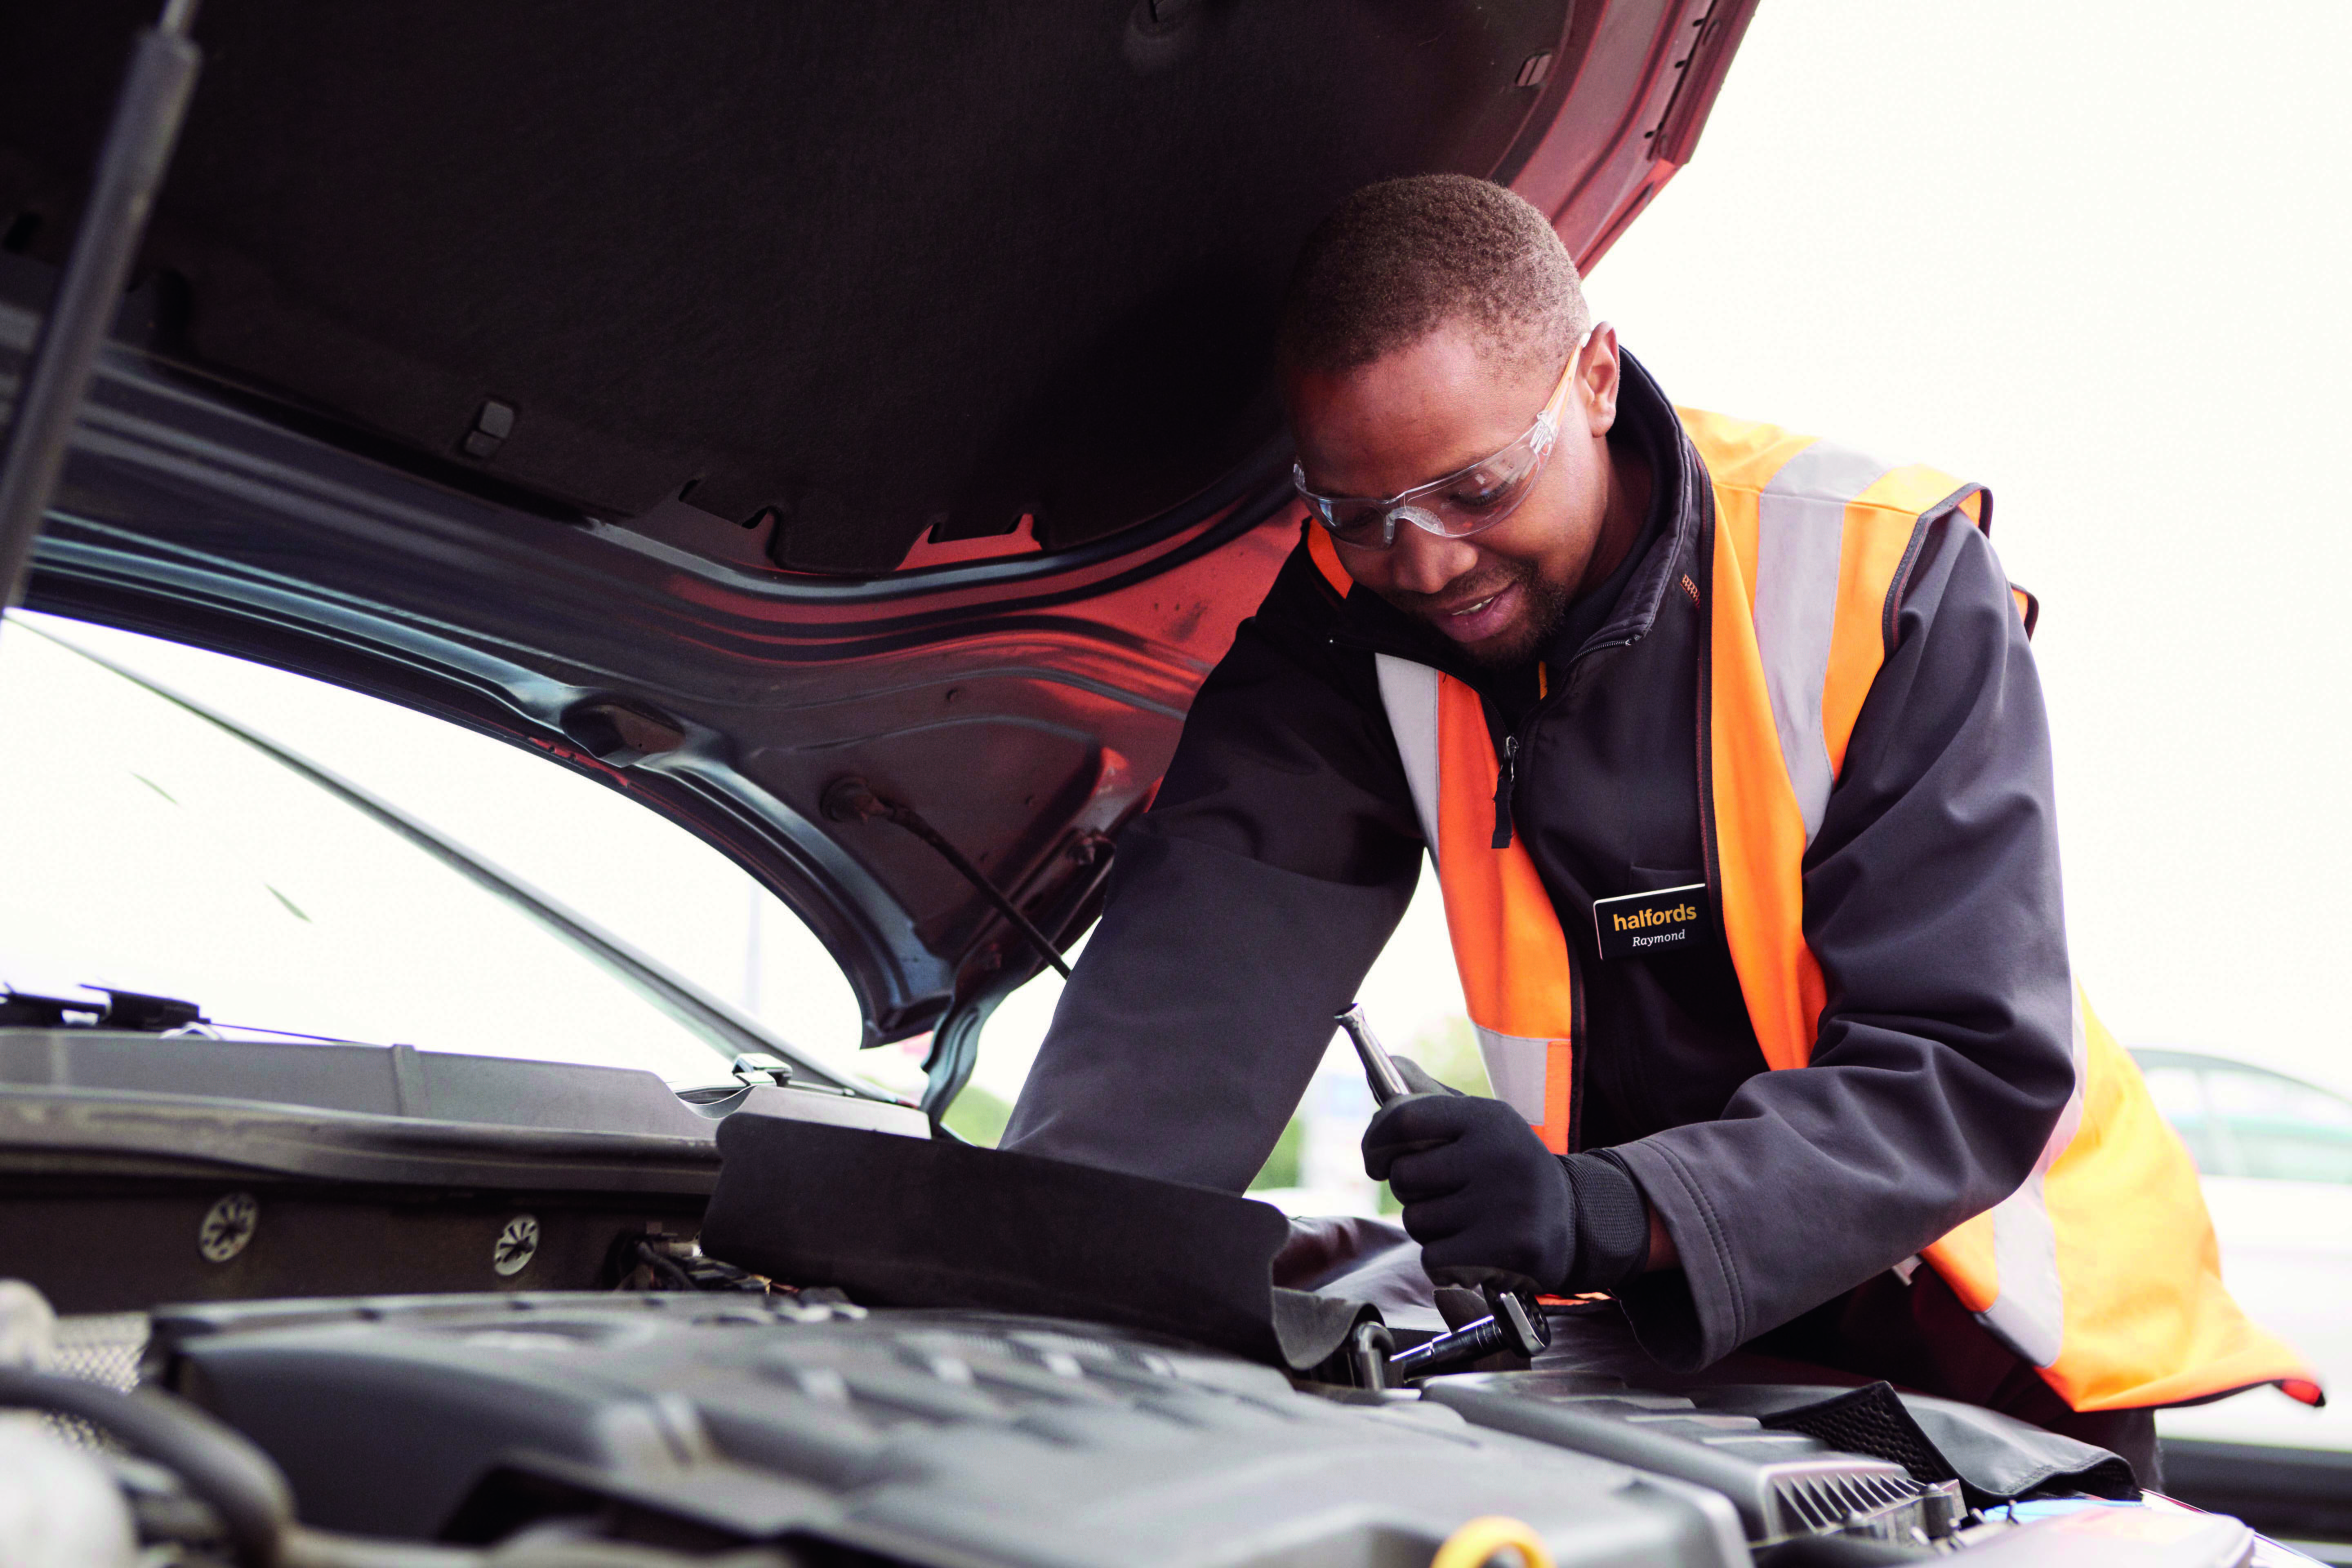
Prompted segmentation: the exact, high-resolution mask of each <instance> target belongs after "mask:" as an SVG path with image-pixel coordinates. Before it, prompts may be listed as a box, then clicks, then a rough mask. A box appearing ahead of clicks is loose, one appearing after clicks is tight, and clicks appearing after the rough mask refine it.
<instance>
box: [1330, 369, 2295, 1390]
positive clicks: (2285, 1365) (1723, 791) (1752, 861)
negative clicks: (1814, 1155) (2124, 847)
mask: <svg viewBox="0 0 2352 1568" xmlns="http://www.w3.org/2000/svg"><path fill="white" fill-rule="evenodd" d="M1676 412H1677V414H1678V415H1679V416H1680V417H1681V419H1682V423H1683V427H1684V429H1685V432H1686V433H1687V434H1688V435H1689V437H1690V439H1691V441H1692V443H1693V445H1694V446H1695V447H1696V448H1697V450H1698V454H1699V456H1700V458H1701V459H1702V460H1703V461H1704V463H1705V464H1706V472H1707V476H1708V479H1710V481H1711V484H1712V489H1713V492H1714V498H1713V499H1714V521H1713V527H1712V530H1711V544H1710V545H1709V547H1708V553H1709V557H1710V560H1711V564H1710V565H1709V566H1708V568H1707V569H1706V576H1707V578H1708V584H1707V587H1706V594H1705V595H1704V601H1703V602H1704V603H1706V605H1709V606H1711V609H1710V612H1709V616H1708V622H1709V626H1708V631H1707V642H1706V656H1705V658H1706V674H1705V676H1704V677H1703V679H1704V682H1705V686H1704V692H1703V695H1704V700H1705V704H1706V706H1705V712H1704V719H1703V722H1704V723H1705V725H1706V746H1707V755H1706V763H1707V767H1706V781H1707V786H1708V788H1707V794H1708V795H1709V796H1710V798H1709V799H1708V800H1706V801H1705V802H1703V803H1702V806H1703V809H1704V810H1706V811H1707V813H1708V816H1710V818H1711V820H1710V821H1709V822H1708V824H1707V828H1708V831H1709V836H1710V843H1709V848H1710V850H1711V853H1710V855H1709V860H1710V862H1711V864H1710V877H1709V880H1710V881H1711V882H1712V883H1713V886H1712V888H1711V889H1710V891H1712V892H1713V893H1714V894H1715V895H1716V897H1717V908H1719V909H1720V910H1721V914H1722V925H1723V932H1724V937H1725V941H1726V942H1727V944H1728V946H1729V948H1730V951H1731V960H1732V966H1733V968H1734V969H1735V970H1736V971H1737V972H1738V976H1739V989H1740V993H1741V995H1742V997H1743V998H1744V999H1745V1001H1746V1003H1747V1007H1748V1018H1749V1021H1750V1022H1751V1023H1752V1024H1753V1026H1754V1027H1755V1030H1756V1039H1757V1043H1758V1044H1759V1046H1760V1047H1762V1048H1763V1054H1764V1059H1765V1061H1766V1062H1767V1063H1768V1064H1769V1066H1770V1067H1771V1068H1775V1069H1781V1070H1786V1069H1790V1068H1802V1067H1804V1066H1805V1065H1806V1064H1807V1062H1808V1061H1809V1060H1810V1058H1811V1054H1812V1048H1813V1042H1814V1038H1815V1037H1816V1034H1817V1032H1818V1029H1819V1026H1820V1020H1821V1015H1822V1006H1823V1005H1824V1001H1825V997H1824V991H1823V985H1822V972H1821V966H1820V964H1819V963H1817V962H1816V960H1815V959H1814V956H1813V954H1812V952H1811V949H1810V948H1809V947H1808V946H1807V945H1806V942H1805V935H1804V884H1803V879H1802V863H1803V859H1804V855H1805V850H1806V847H1807V846H1808V845H1809V844H1810V843H1811V841H1812V837H1813V835H1814V834H1815V832H1817V831H1818V830H1819V828H1820V826H1821V823H1822V813H1823V811H1824V810H1825V809H1826V808H1827V806H1828V804H1829V797H1830V791H1831V789H1832V787H1833V786H1834V784H1836V781H1837V776H1838V771H1839V769H1840V767H1841V765H1842V764H1843V762H1844V759H1845V750H1846V742H1847V740H1848V738H1849V737H1850V736H1851V735H1852V734H1853V727H1854V721H1855V720H1856V718H1857V717H1858V716H1859V715H1860V713H1861V711H1862V705H1863V701H1864V698H1866V697H1867V696H1868V695H1869V692H1870V688H1871V683H1872V682H1873V681H1874V679H1876V678H1877V675H1878V671H1879V668H1880V666H1881V665H1882V664H1883V663H1884V662H1885V658H1886V654H1887V651H1888V648H1889V646H1890V644H1891V642H1892V639H1893V637H1894V632H1895V613H1896V611H1897V609H1898V608H1899V598H1900V593H1899V584H1900V582H1901V581H1902V579H1903V578H1904V576H1905V574H1906V572H1907V569H1908V567H1909V564H1910V563H1911V561H1912V560H1913V558H1914V553H1915V552H1916V549H1917V548H1918V547H1919V546H1920V544H1921V543H1923V542H1924V541H1925V538H1926V531H1927V527H1928V525H1929V524H1930V523H1931V522H1932V521H1934V520H1936V519H1938V518H1941V517H1944V516H1947V515H1949V514H1951V513H1954V512H1958V513H1960V514H1963V515H1965V516H1966V517H1967V518H1969V520H1970V521H1972V522H1977V523H1979V525H1980V524H1981V521H1982V518H1983V515H1984V509H1985V505H1986V499H1985V495H1984V492H1983V491H1982V489H1979V487H1976V486H1973V485H1964V484H1962V483H1961V482H1960V481H1959V480H1958V479H1953V478H1952V477H1951V476H1949V475H1947V474H1943V473H1938V472H1937V471H1936V470H1934V469H1932V468H1919V467H1908V468H1887V467H1885V465H1884V464H1882V463H1878V462H1876V461H1874V460H1873V459H1871V458H1866V457H1864V456H1862V455H1860V454H1858V453H1855V452H1853V451H1851V450H1848V449H1845V448H1843V447H1835V446H1832V445H1831V444H1829V443H1827V442H1822V441H1815V440H1812V439H1811V438H1810V437H1802V436H1795V435H1791V434H1790V433H1789V432H1787V431H1784V430H1780V429H1777V428H1775V427H1773V426H1767V425H1756V424H1749V423H1747V422H1744V421H1740V420H1733V419H1727V418H1724V417H1722V416H1717V415H1712V414H1702V413H1697V412H1695V411H1692V410H1688V409H1678V410H1676ZM1307 533H1308V535H1309V541H1310V543H1309V549H1310V552H1311V553H1312V554H1313V555H1314V556H1315V558H1316V561H1317V563H1318V565H1319V566H1320V567H1321V568H1322V570H1323V572H1324V574H1325V575H1326V576H1327V578H1328V579H1329V580H1330V581H1331V582H1332V584H1333V585H1334V586H1335V587H1337V588H1338V589H1339V591H1340V592H1341V593H1342V594H1344V593H1346V592H1347V590H1348V588H1349V578H1348V576H1347V574H1346V572H1345V569H1344V568H1343V567H1341V565H1340V563H1339V559H1338V552H1336V551H1334V550H1333V549H1332V548H1331V546H1330V543H1329V541H1328V539H1327V538H1326V537H1325V536H1324V535H1323V533H1322V531H1320V530H1319V529H1315V528H1309V529H1308V530H1307ZM1685 586H1687V587H1691V588H1694V589H1696V584H1691V583H1690V582H1689V580H1688V579H1687V578H1685ZM2019 607H2020V611H2021V614H2023V615H2025V616H2027V618H2028V619H2027V624H2028V626H2029V629H2030V627H2031V625H2032V618H2031V617H2032V605H2031V601H2030V600H2028V599H2026V598H2025V597H2024V596H2023V595H2020V606H2019ZM1376 657H1377V658H1378V668H1379V675H1380V688H1381V699H1382V701H1383V703H1384V705H1385V707H1386V708H1387V710H1388V717H1389V724H1390V728H1391V731H1393V733H1394V735H1395V738H1396V743H1397V751H1398V753H1399V755H1400V757H1401V758H1402V761H1403V763H1404V771H1405V773H1406V776H1407V778H1408V779H1409V780H1410V781H1411V784H1412V796H1413V805H1414V807H1415V809H1416V811H1417V812H1418V814H1419V816H1420V818H1421V825H1422V831H1423V837H1425V839H1426V840H1427V843H1428V845H1429V848H1430V854H1431V856H1432V858H1433V860H1434V861H1435V863H1436V867H1437V874H1438V881H1439V884H1440V886H1441V888H1442V889H1444V898H1445V920H1446V925H1447V927H1448V929H1449V931H1450V933H1451V935H1452V937H1453V942H1454V963H1455V965H1456V967H1457V968H1458V969H1459V971H1460V973H1461V978H1462V989H1463V994H1464V996H1465V999H1466V1001H1467V1003H1468V1005H1469V1010H1470V1017H1471V1021H1472V1023H1473V1024H1474V1025H1475V1027H1476V1031H1477V1036H1478V1045H1479V1051H1480V1055H1481V1056H1482V1057H1484V1058H1485V1060H1486V1073H1487V1078H1488V1079H1489V1081H1490V1082H1491V1083H1492V1084H1493V1086H1494V1089H1495V1093H1496V1098H1498V1099H1500V1100H1505V1101H1507V1102H1508V1103H1509V1104H1511V1105H1512V1106H1514V1107H1515V1108H1517V1110H1519V1111H1520V1113H1521V1114H1522V1115H1524V1116H1526V1117H1527V1119H1528V1123H1529V1125H1530V1126H1532V1127H1533V1128H1534V1129H1535V1131H1537V1133H1538V1135H1539V1136H1541V1137H1542V1139H1543V1140H1544V1142H1545V1144H1546V1146H1547V1147H1549V1148H1550V1149H1551V1150H1553V1151H1554V1152H1559V1153H1565V1152H1569V1128H1570V1092H1571V1089H1572V1085H1573V1081H1574V1074H1573V1071H1572V1068H1573V1065H1574V1052H1575V1050H1576V1047H1577V1037H1578V1034H1579V1032H1580V1030H1579V1027H1578V1026H1579V1023H1580V1008H1579V1005H1578V995H1577V977H1576V972H1575V968H1574V964H1573V963H1572V961H1571V959H1570V954H1569V949H1568V941H1567V937H1566V935H1565V933H1564V932H1563V931H1562V930H1561V927H1560V923H1559V913H1558V911H1557V910H1555V909H1554V908H1553V907H1552V902H1551V899H1550V896H1549V894H1548V893H1547V892H1546V891H1545V889H1544V886H1543V882H1542V879H1541V878H1540V877H1539V876H1538V873H1537V870H1536V865H1535V860H1534V858H1532V857H1531V856H1530V855H1529V854H1528V850H1527V847H1526V845H1525V843H1524V842H1523V841H1522V840H1520V839H1518V838H1517V837H1514V838H1513V839H1512V840H1511V842H1510V843H1509V844H1508V845H1507V847H1501V848H1497V847H1495V845H1494V838H1495V837H1496V835H1495V834H1494V832H1493V828H1494V812H1495V798H1496V775H1497V764H1496V758H1495V748H1494V742H1493V739H1492V737H1491V736H1490V734H1489V732H1488V731H1487V728H1486V715H1485V713H1484V711H1483V710H1482V708H1481V705H1480V702H1479V699H1478V695H1477V693H1476V692H1475V690H1473V689H1471V688H1470V687H1469V686H1467V685H1465V684H1464V683H1463V682H1462V681H1460V680H1457V679H1454V677H1452V676H1449V675H1444V674H1442V673H1440V672H1439V671H1437V670H1434V669H1432V668H1428V667H1426V666H1423V665H1421V664H1417V663H1414V662H1412V660H1409V659H1404V658H1397V657H1395V656H1393V655H1388V654H1381V655H1379V656H1376ZM2073 1034H2074V1039H2073V1047H2074V1094H2073V1095H2072V1097H2071V1098H2070V1099H2069V1100H2068V1101H2067V1104H2066V1108H2065V1110H2064V1111H2063V1114H2062V1115H2061V1117H2060V1119H2059V1122H2058V1125H2057V1128H2056V1129H2055V1130H2054V1131H2053V1132H2052V1133H2051V1136H2050V1139H2049V1142H2048V1144H2047V1146H2046V1147H2045V1148H2044V1149H2043V1151H2042V1157H2041V1158H2040V1159H2039V1160H2038V1161H2037V1162H2036V1163H2035V1164H2034V1167H2033V1171H2032V1174H2031V1175H2029V1176H2028V1177H2027V1178H2026V1179H2025V1182H2024V1184H2023V1185H2021V1186H2020V1187H2019V1188H2018V1189H2017V1191H2016V1192H2014V1193H2012V1194H2010V1195H2009V1196H2008V1197H2007V1198H2004V1199H2003V1200H2001V1201H2000V1203H1998V1204H1996V1205H1993V1207H1992V1208H1991V1209H1990V1210H1988V1211H1987V1212H1985V1213H1983V1214H1979V1215H1976V1216H1975V1217H1974V1218H1972V1219H1970V1220H1969V1221H1967V1222H1966V1223H1964V1224H1963V1225H1961V1226H1959V1227H1958V1229H1956V1230H1954V1231H1952V1232H1951V1233H1950V1234H1948V1235H1947V1236H1946V1237H1943V1238H1942V1239H1941V1240H1939V1241H1937V1242H1935V1243H1933V1244H1931V1245H1930V1246H1929V1247H1927V1248H1926V1249H1925V1251H1924V1253H1923V1255H1922V1256H1923V1257H1924V1258H1926V1259H1927V1262H1929V1263H1930V1264H1932V1265H1933V1266H1934V1268H1935V1269H1936V1271H1937V1274H1939V1275H1940V1276H1941V1277H1942V1278H1943V1279H1945V1281H1946V1282H1947V1283H1948V1284H1949V1285H1950V1287H1951V1289H1952V1290H1953V1292H1954V1293H1955V1294H1956V1295H1957V1296H1958V1298H1959V1299H1960V1300H1961V1301H1962V1302H1963V1303H1964V1304H1965V1305H1966V1306H1967V1307H1968V1308H1969V1310H1970V1311H1972V1312H1973V1313H1974V1314H1975V1315H1976V1318H1977V1321H1979V1323H1981V1324H1983V1326H1984V1327H1985V1328H1986V1329H1987V1330H1988V1331H1990V1332H1991V1333H1992V1334H1993V1335H1994V1336H1995V1337H1996V1338H1998V1339H1999V1340H2000V1342H2002V1343H2004V1344H2006V1345H2007V1346H2008V1347H2009V1348H2010V1349H2011V1350H2013V1351H2014V1352H2016V1353H2017V1354H2019V1355H2021V1356H2022V1357H2024V1358H2025V1359H2026V1360H2027V1361H2029V1362H2032V1363H2033V1364H2034V1365H2035V1366H2036V1367H2038V1368H2040V1369H2041V1372H2042V1377H2043V1379H2044V1380H2045V1381H2046V1382H2048V1384H2050V1386H2051V1387H2052V1388H2053V1390H2055V1391H2056V1392H2057V1394H2059V1395H2060V1397H2062V1398H2063V1399H2064V1400H2065V1401H2066V1403H2067V1404H2068V1405H2070V1406H2072V1407H2073V1408H2074V1409H2076V1410H2109V1409H2128V1408H2136V1407H2138V1406H2143V1405H2169V1404H2178V1403H2181V1402H2184V1401H2189V1400H2196V1399H2200V1398H2209V1397H2211V1396H2213V1395H2216V1394H2223V1393H2227V1392H2230V1391H2232V1390H2235V1389H2240V1388H2245V1387H2250V1386H2252V1385H2253V1384H2262V1383H2276V1384H2279V1385H2280V1386H2281V1387H2283V1388H2284V1389H2285V1390H2286V1391H2287V1392H2288V1393H2289V1394H2293V1395H2294V1396H2295V1397H2296V1398H2299V1399H2302V1400H2304V1401H2305V1402H2306V1403H2311V1404H2316V1403H2318V1402H2319V1397H2320V1395H2319V1389H2318V1386H2317V1384H2316V1383H2315V1381H2314V1380H2313V1378H2312V1374H2311V1373H2310V1372H2309V1371H2308V1370H2306V1369H2305V1367H2304V1365H2303V1364H2302V1363H2301V1362H2300V1361H2299V1360H2298V1359H2297V1358H2296V1356H2295V1355H2294V1352H2292V1351H2290V1350H2288V1349H2287V1348H2286V1346H2285V1345H2284V1344H2283V1343H2281V1342H2279V1341H2277V1340H2276V1339H2274V1338H2273V1337H2272V1336H2271V1335H2269V1334H2268V1333H2266V1332H2264V1331H2263V1330H2261V1329H2259V1328H2257V1327H2255V1326H2254V1325H2253V1323H2252V1322H2251V1321H2248V1320H2247V1318H2246V1317H2245V1316H2244V1314H2243V1313H2242V1312H2241V1311H2240V1310H2239V1309H2238V1306H2237V1303H2236V1302H2235V1301H2233V1300H2231V1298H2230V1295H2229V1293H2228V1292H2227V1291H2226V1290H2225V1289H2223V1288H2222V1285H2221V1271H2220V1256H2219V1248H2218V1247H2217V1246H2216V1244H2215V1241H2214V1237H2213V1226H2212V1222H2211V1220H2210V1218H2209V1217H2208V1215H2207V1214H2206V1210H2205V1202H2204V1197H2203V1194H2202V1193H2201V1191H2200V1188H2199V1186H2198V1181H2197V1169H2196V1166H2195V1164H2194V1163H2192V1162H2191V1161H2190V1159H2189V1154H2188V1151H2187V1150H2186V1149H2184V1148H2183V1147H2182V1145H2181V1142H2180V1140H2179V1137H2177V1136H2176V1135H2175V1134H2174V1133H2173V1131H2172V1130H2171V1128H2170V1127H2169V1126H2168V1125H2167V1124H2166V1122H2165V1121H2164V1119H2163V1118H2162V1117H2161V1116H2160V1115H2159V1114H2158V1111H2157V1109H2156V1106H2155V1103H2154V1102H2153V1101H2152V1100H2150V1099H2149V1097H2148V1092H2147V1085H2146V1083H2145V1082H2144V1081H2143V1080H2142V1079H2141V1078H2140V1075H2139V1071H2138V1069H2137V1068H2136V1067H2135V1066H2134V1065H2133V1063H2132V1060H2131V1058H2129V1057H2128V1056H2126V1054H2125V1053H2124V1051H2123V1049H2122V1048H2121V1047H2119V1046H2117V1045H2116V1041H2115V1039H2114V1038H2113V1037H2111V1036H2110V1035H2109V1034H2108V1033H2107V1031H2106V1030H2105V1027H2104V1026H2101V1025H2100V1023H2099V1021H2098V1019H2097V1017H2096V1016H2094V1015H2093V1013H2092V1012H2091V1009H2090V1006H2089V1004H2088V1002H2087V1001H2086V1000H2085V999H2084V995H2083V994H2082V992H2081V990H2080V988H2079V987H2077V988H2076V990H2075V993H2074V1031H2073Z"/></svg>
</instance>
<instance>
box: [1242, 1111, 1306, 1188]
mask: <svg viewBox="0 0 2352 1568" xmlns="http://www.w3.org/2000/svg"><path fill="white" fill-rule="evenodd" d="M1306 1142H1307V1121H1306V1119H1305V1118H1303V1117H1297V1116H1294V1117H1292V1118H1291V1119H1290V1125H1289V1126H1287V1127H1286V1128H1284V1129H1283V1130H1282V1136H1281V1137H1279V1138H1277V1139H1276V1140H1275V1141H1274V1152H1273V1153H1271V1154H1268V1155H1267V1156H1266V1157H1265V1168H1264V1169H1263V1170H1261V1171H1259V1172H1258V1173H1257V1174H1256V1175H1255V1177H1253V1178H1252V1179H1251V1181H1250V1184H1249V1190H1250V1191H1252V1192H1254V1193H1255V1192H1258V1191H1261V1190H1262V1189H1264V1188H1266V1187H1295V1186H1297V1184H1298V1154H1299V1151H1300V1150H1301V1149H1302V1148H1304V1147H1305V1145H1306Z"/></svg>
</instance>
